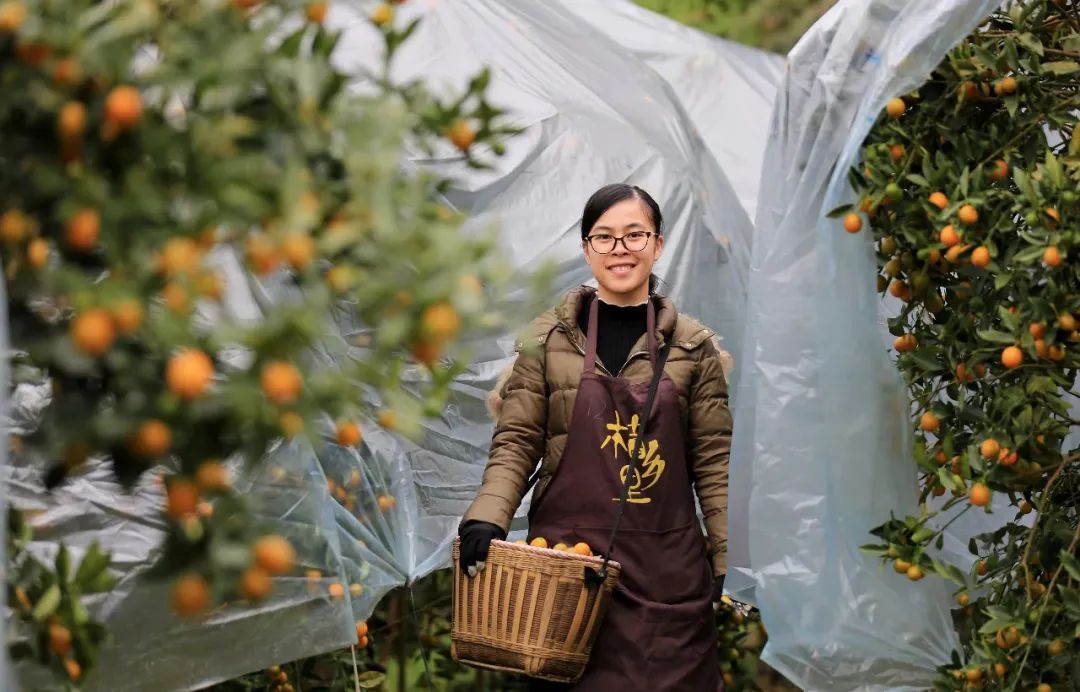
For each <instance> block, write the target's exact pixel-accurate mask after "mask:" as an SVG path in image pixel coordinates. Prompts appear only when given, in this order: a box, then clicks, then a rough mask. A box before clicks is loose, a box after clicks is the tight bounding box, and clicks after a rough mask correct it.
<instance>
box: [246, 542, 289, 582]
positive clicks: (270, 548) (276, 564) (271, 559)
mask: <svg viewBox="0 0 1080 692" xmlns="http://www.w3.org/2000/svg"><path fill="white" fill-rule="evenodd" d="M251 552H252V554H253V555H254V557H255V565H256V566H258V567H259V568H260V569H263V570H266V571H267V572H268V573H270V574H275V575H280V574H288V573H289V572H291V571H293V569H294V568H295V567H296V551H295V550H294V549H293V547H292V544H291V543H289V541H288V540H287V539H286V538H284V537H283V536H277V535H270V536H263V537H262V538H260V539H259V540H257V541H255V545H254V546H252V548H251Z"/></svg>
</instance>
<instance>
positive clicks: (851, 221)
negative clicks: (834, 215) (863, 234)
mask: <svg viewBox="0 0 1080 692" xmlns="http://www.w3.org/2000/svg"><path fill="white" fill-rule="evenodd" d="M862 227H863V222H862V217H861V216H859V215H858V214H856V213H854V212H852V213H850V214H847V215H846V216H844V230H845V231H847V232H848V233H858V232H859V231H861V230H862Z"/></svg>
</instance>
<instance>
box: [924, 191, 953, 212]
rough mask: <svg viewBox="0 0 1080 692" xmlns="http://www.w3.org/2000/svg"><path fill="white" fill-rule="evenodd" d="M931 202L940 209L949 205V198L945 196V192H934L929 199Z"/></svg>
mask: <svg viewBox="0 0 1080 692" xmlns="http://www.w3.org/2000/svg"><path fill="white" fill-rule="evenodd" d="M928 201H929V202H930V204H933V205H934V206H935V207H937V208H938V209H942V210H943V209H945V207H947V206H949V198H948V197H946V196H945V193H944V192H932V193H930V197H929V199H928Z"/></svg>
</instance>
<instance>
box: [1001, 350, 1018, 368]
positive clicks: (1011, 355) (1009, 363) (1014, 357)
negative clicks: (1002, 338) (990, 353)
mask: <svg viewBox="0 0 1080 692" xmlns="http://www.w3.org/2000/svg"><path fill="white" fill-rule="evenodd" d="M1023 362H1024V352H1023V351H1021V350H1020V349H1019V348H1018V347H1017V346H1009V347H1008V348H1006V349H1005V350H1004V351H1002V352H1001V364H1002V365H1004V366H1005V367H1007V368H1009V369H1010V370H1013V369H1016V368H1018V367H1020V365H1021V364H1023Z"/></svg>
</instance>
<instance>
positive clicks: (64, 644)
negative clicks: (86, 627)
mask: <svg viewBox="0 0 1080 692" xmlns="http://www.w3.org/2000/svg"><path fill="white" fill-rule="evenodd" d="M49 651H51V652H53V653H54V654H56V655H57V656H67V653H68V651H71V630H69V629H68V628H67V627H64V626H63V625H61V624H60V623H57V622H54V623H52V624H51V625H49Z"/></svg>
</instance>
